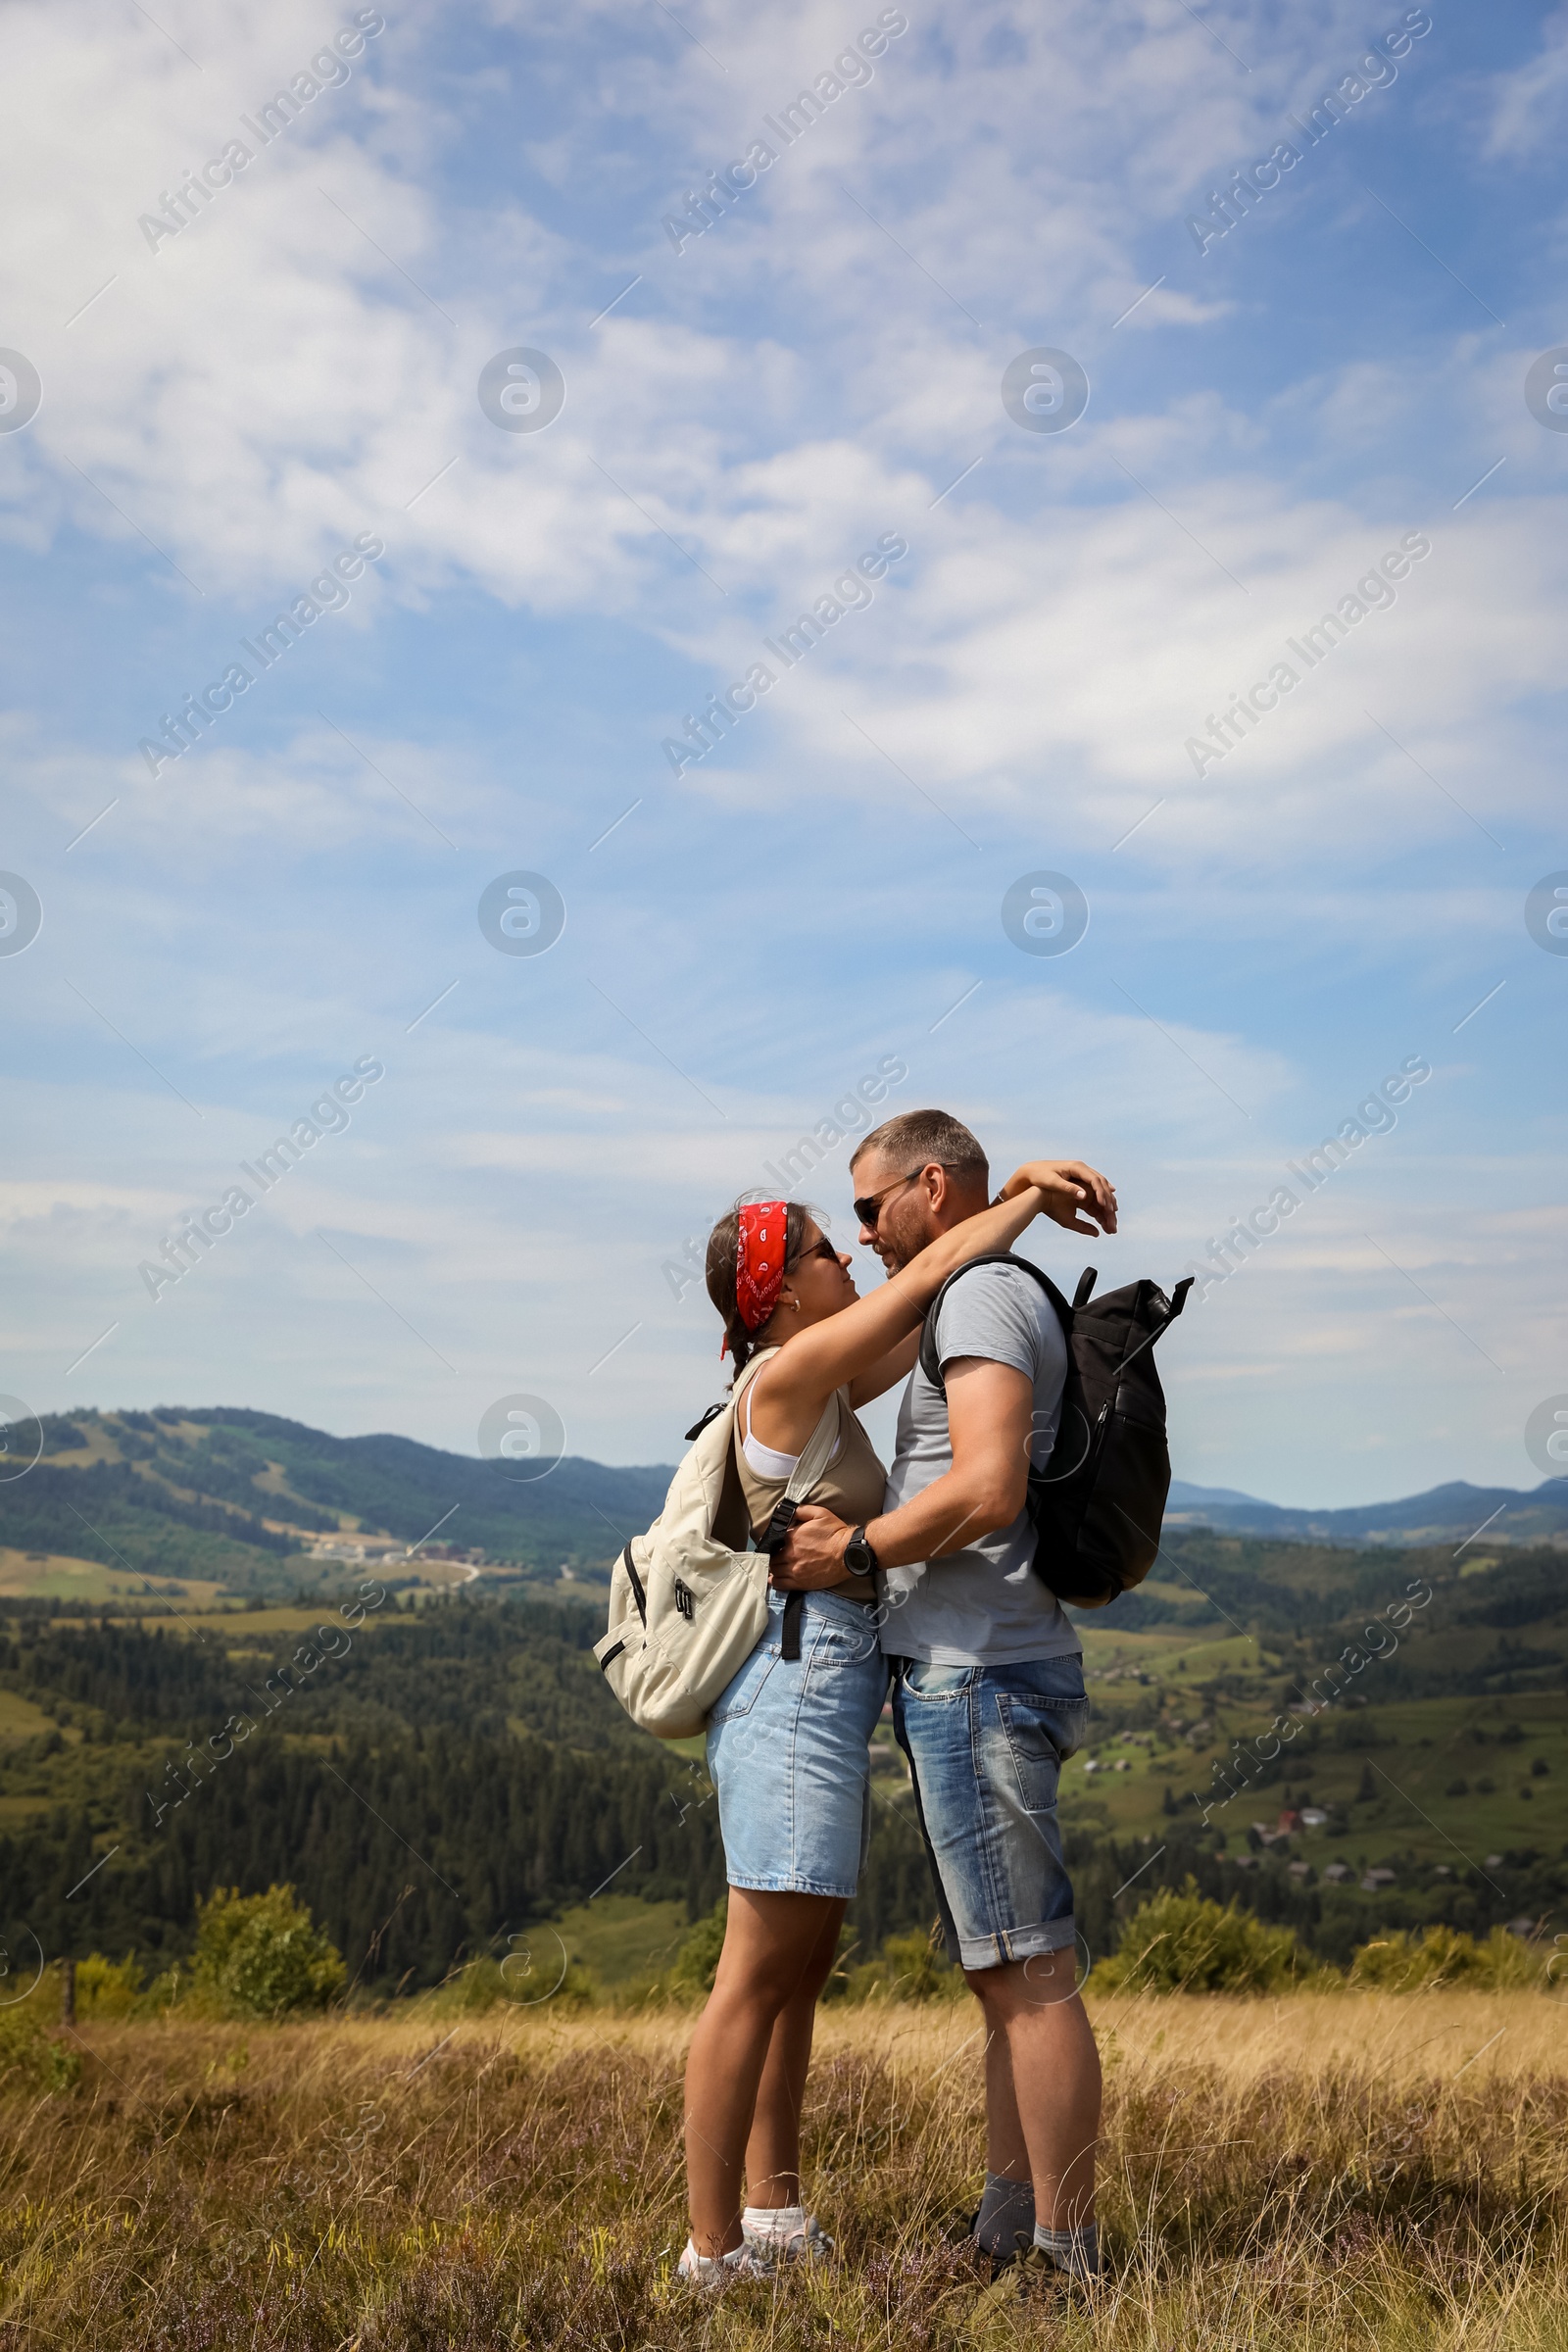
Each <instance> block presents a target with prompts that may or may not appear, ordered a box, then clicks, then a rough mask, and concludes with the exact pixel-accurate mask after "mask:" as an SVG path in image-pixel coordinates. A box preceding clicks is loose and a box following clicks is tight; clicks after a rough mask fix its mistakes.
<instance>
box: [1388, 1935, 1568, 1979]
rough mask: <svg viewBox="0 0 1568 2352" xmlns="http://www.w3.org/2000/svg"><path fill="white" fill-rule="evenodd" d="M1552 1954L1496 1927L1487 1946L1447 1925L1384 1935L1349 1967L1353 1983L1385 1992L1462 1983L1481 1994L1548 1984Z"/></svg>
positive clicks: (1488, 1939)
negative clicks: (1547, 1970) (1548, 1961)
mask: <svg viewBox="0 0 1568 2352" xmlns="http://www.w3.org/2000/svg"><path fill="white" fill-rule="evenodd" d="M1549 1957H1550V1955H1549V1953H1547V1952H1544V1951H1542V1950H1540V1949H1538V1948H1537V1946H1535V1945H1534V1944H1530V1943H1525V1942H1522V1941H1521V1940H1520V1938H1519V1937H1518V1936H1510V1935H1509V1933H1508V1931H1507V1929H1506V1928H1494V1929H1493V1931H1492V1934H1491V1935H1490V1936H1488V1937H1487V1940H1486V1941H1485V1943H1478V1942H1477V1941H1476V1939H1475V1937H1474V1936H1466V1935H1463V1934H1462V1933H1461V1932H1460V1931H1459V1930H1458V1929H1457V1928H1447V1927H1443V1926H1437V1927H1430V1928H1425V1929H1415V1930H1412V1931H1410V1932H1408V1933H1396V1934H1393V1935H1388V1936H1379V1937H1378V1938H1377V1940H1376V1941H1375V1942H1373V1943H1363V1944H1362V1945H1361V1947H1360V1949H1359V1950H1358V1951H1357V1952H1356V1955H1355V1958H1354V1959H1353V1960H1352V1961H1351V1963H1350V1983H1351V1984H1352V1985H1368V1986H1373V1987H1375V1988H1376V1989H1377V1990H1379V1991H1382V1992H1428V1991H1435V1990H1437V1989H1439V1988H1440V1987H1441V1986H1443V1985H1466V1986H1467V1987H1470V1988H1471V1989H1473V1990H1475V1991H1477V1992H1505V1991H1510V1990H1512V1989H1514V1988H1515V1987H1520V1988H1528V1987H1529V1986H1532V1985H1539V1986H1541V1987H1542V1988H1543V1989H1544V1988H1545V1985H1546V1962H1547V1960H1548V1958H1549Z"/></svg>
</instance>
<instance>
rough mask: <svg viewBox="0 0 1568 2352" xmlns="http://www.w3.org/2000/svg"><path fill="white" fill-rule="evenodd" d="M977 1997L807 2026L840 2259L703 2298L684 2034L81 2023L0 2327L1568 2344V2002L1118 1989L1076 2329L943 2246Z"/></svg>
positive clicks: (481, 2023)
mask: <svg viewBox="0 0 1568 2352" xmlns="http://www.w3.org/2000/svg"><path fill="white" fill-rule="evenodd" d="M975 2014H976V2013H975V2012H974V2010H973V2006H972V2004H969V2003H966V2002H965V2003H958V2004H952V2005H950V2004H948V2003H945V2002H944V2003H938V2004H932V2005H930V2006H928V2007H926V2008H924V2009H912V2008H899V2007H896V2006H892V2005H890V2006H888V2007H886V2008H883V2009H873V2010H865V2009H861V2010H858V2011H856V2012H852V2013H849V2014H840V2015H837V2016H835V2015H833V2014H832V2013H829V2014H828V2015H826V2016H825V2017H824V2019H823V2023H822V2029H821V2034H820V2040H819V2045H818V2048H819V2056H818V2062H817V2065H816V2067H815V2069H814V2072H813V2077H812V2082H811V2089H810V2096H809V2111H808V2115H807V2149H808V2164H809V2170H810V2176H811V2180H812V2185H813V2191H814V2197H815V2202H816V2204H817V2207H818V2209H819V2211H820V2212H821V2213H822V2215H823V2218H824V2220H825V2222H826V2224H827V2226H828V2228H829V2229H832V2230H833V2232H834V2234H835V2235H836V2236H837V2238H838V2241H839V2255H838V2258H837V2259H836V2260H835V2261H834V2262H832V2263H831V2264H829V2265H827V2266H824V2267H823V2268H822V2269H821V2270H820V2271H816V2272H811V2273H802V2274H791V2275H789V2276H787V2277H785V2278H782V2279H780V2280H779V2281H778V2282H777V2284H776V2285H764V2284H756V2285H749V2286H745V2287H743V2288H739V2289H736V2290H734V2291H732V2292H731V2293H730V2294H728V2295H726V2296H725V2297H724V2298H722V2299H721V2300H720V2301H719V2302H717V2303H715V2304H700V2303H697V2302H695V2301H693V2300H690V2299H689V2298H688V2296H687V2294H686V2292H685V2291H684V2290H682V2289H680V2288H678V2287H672V2286H671V2285H670V2284H669V2281H668V2273H669V2269H670V2265H671V2262H672V2259H673V2256H674V2255H675V2253H676V2252H677V2251H678V2249H679V2246H680V2245H681V2243H682V2242H683V2238H684V2224H683V2218H682V2178H681V2170H680V2163H679V2157H678V2151H677V2140H678V2131H679V2123H680V2074H681V2062H682V2057H683V2052H684V2043H685V2036H686V2034H687V2032H688V2031H689V2020H688V2019H682V2018H679V2017H676V2016H664V2017H661V2018H652V2019H647V2020H638V2019H635V2018H632V2019H626V2018H622V2019H614V2020H610V2021H607V2020H605V2019H604V2018H603V2017H602V2016H599V2015H594V2014H586V2015H584V2014H578V2015H575V2016H561V2015H556V2014H552V2012H551V2010H550V2009H549V2007H548V2006H547V2007H543V2008H539V2009H535V2010H532V2011H527V2010H523V2011H516V2012H510V2013H507V2014H504V2015H501V2016H491V2017H488V2018H485V2019H482V2020H478V2021H474V2022H471V2023H464V2024H460V2025H458V2026H457V2027H456V2028H452V2027H450V2026H449V2025H448V2024H447V2023H445V2022H443V2023H441V2024H440V2025H437V2026H434V2027H432V2026H431V2025H429V2024H428V2023H420V2022H417V2021H416V2020H414V2019H411V2018H401V2019H396V2020H390V2019H389V2020H384V2021H377V2020H372V2019H367V2020H363V2021H356V2020H354V2019H344V2020H340V2021H327V2022H323V2023H319V2024H315V2025H302V2026H288V2027H282V2028H278V2029H266V2028H264V2029H240V2028H236V2027H221V2026H213V2025H197V2024H192V2023H188V2022H181V2021H176V2020H168V2021H165V2022H161V2023H148V2024H135V2025H131V2024H126V2025H120V2026H103V2027H84V2028H82V2029H81V2032H80V2036H79V2041H80V2045H81V2046H82V2047H83V2052H84V2057H83V2068H82V2075H81V2080H80V2082H78V2083H77V2084H76V2085H75V2086H74V2087H68V2088H65V2089H62V2090H56V2091H52V2092H45V2091H42V2090H33V2091H26V2090H25V2089H23V2088H22V2087H21V2086H20V2085H19V2083H18V2082H17V2081H16V2079H15V2078H12V2079H11V2080H9V2081H8V2082H6V2083H5V2084H4V2085H0V2103H3V2105H4V2109H5V2112H4V2117H3V2124H4V2130H5V2156H4V2173H3V2182H0V2345H3V2346H4V2347H5V2348H6V2352H19V2348H20V2347H22V2346H26V2347H27V2348H28V2352H32V2348H33V2347H39V2348H44V2347H51V2346H61V2345H70V2346H76V2345H82V2346H87V2345H90V2346H92V2347H93V2348H94V2352H118V2348H119V2347H121V2346H124V2347H131V2346H134V2347H136V2352H206V2348H207V2347H220V2346H221V2347H222V2348H223V2352H244V2348H246V2347H255V2348H258V2352H259V2348H261V2347H267V2348H268V2352H271V2348H272V2347H287V2352H318V2348H319V2352H328V2348H332V2347H348V2346H354V2347H357V2348H358V2352H468V2348H469V2347H472V2348H474V2352H479V2348H480V2347H483V2352H497V2348H499V2347H503V2346H522V2345H527V2346H534V2345H539V2346H544V2345H550V2346H564V2347H579V2346H580V2347H593V2348H594V2352H598V2348H599V2347H610V2346H613V2347H624V2348H625V2352H634V2348H639V2352H640V2348H644V2347H646V2348H648V2352H652V2348H653V2347H660V2348H661V2352H674V2348H675V2347H686V2346H697V2345H705V2346H712V2347H715V2348H726V2352H727V2348H729V2347H737V2348H738V2347H742V2346H748V2347H750V2346H758V2347H760V2346H767V2347H769V2352H773V2348H777V2352H794V2348H795V2347H800V2348H802V2352H804V2348H805V2347H807V2346H811V2347H818V2346H826V2345H828V2344H829V2343H831V2344H833V2345H835V2346H838V2345H843V2346H847V2347H859V2346H867V2347H869V2346H873V2345H875V2346H885V2347H889V2348H896V2352H924V2348H925V2347H938V2346H941V2347H947V2346H954V2347H969V2346H974V2347H978V2348H979V2352H990V2348H991V2347H997V2348H998V2352H1001V2348H1002V2347H1005V2346H1008V2345H1014V2344H1017V2345H1024V2344H1029V2345H1035V2344H1038V2343H1040V2342H1041V2341H1042V2340H1043V2339H1044V2337H1045V2336H1046V2334H1047V2333H1048V2332H1049V2334H1050V2337H1051V2340H1052V2341H1053V2342H1054V2343H1056V2344H1060V2345H1062V2346H1064V2347H1069V2348H1070V2352H1079V2348H1080V2347H1082V2348H1083V2352H1088V2348H1089V2347H1091V2346H1094V2347H1105V2352H1109V2348H1110V2347H1112V2346H1114V2347H1116V2348H1117V2352H1175V2348H1177V2347H1180V2348H1182V2352H1185V2348H1186V2347H1188V2346H1194V2347H1199V2346H1201V2347H1202V2348H1203V2352H1210V2348H1211V2347H1232V2346H1234V2347H1238V2348H1239V2347H1242V2346H1248V2347H1251V2346H1264V2347H1270V2348H1273V2347H1279V2348H1280V2352H1285V2348H1286V2347H1292V2348H1294V2347H1298V2346H1299V2347H1303V2348H1304V2347H1307V2346H1310V2347H1311V2348H1312V2352H1334V2348H1338V2347H1342V2346H1343V2347H1345V2348H1346V2352H1349V2347H1351V2346H1354V2347H1356V2352H1362V2348H1363V2347H1365V2346H1367V2345H1369V2344H1375V2345H1379V2346H1390V2347H1399V2348H1400V2352H1403V2348H1404V2347H1409V2352H1448V2348H1449V2347H1455V2348H1456V2347H1458V2346H1459V2345H1461V2344H1462V2345H1464V2346H1465V2347H1467V2352H1469V2348H1471V2347H1476V2348H1484V2352H1490V2348H1491V2347H1494V2346H1496V2347H1499V2348H1500V2347H1503V2346H1506V2347H1508V2348H1509V2352H1516V2348H1518V2352H1568V2263H1565V2230H1564V2222H1565V2218H1568V2194H1565V2188H1568V2179H1565V2176H1568V2129H1565V2128H1568V2065H1565V2059H1564V2049H1563V2025H1564V2018H1565V2012H1564V2009H1563V2008H1562V2007H1561V2006H1560V2005H1559V2004H1558V2003H1557V2002H1555V2001H1552V2000H1544V1999H1542V1998H1541V1997H1540V1996H1537V1995H1530V1994H1521V1993H1514V1994H1495V1995H1487V1994H1476V1993H1465V1992H1440V1993H1436V1994H1432V1995H1430V1996H1425V1997H1423V1996H1405V1997H1397V1996H1393V1995H1377V1994H1370V1995H1366V1996H1364V1997H1361V1998H1352V1999H1346V1998H1345V1997H1343V1996H1341V1997H1337V1998H1322V1999H1319V1998H1314V1997H1313V1996H1311V1995H1296V1996H1294V1997H1290V1998H1285V1999H1281V2000H1279V2001H1268V2000H1254V2001H1241V2000H1225V1999H1186V1998H1183V1997H1181V1996H1175V1997H1171V1998H1166V1999H1161V2000H1153V1999H1151V2000H1145V2001H1142V2002H1135V2001H1127V2000H1111V2001H1103V2002H1100V2003H1098V2004H1097V2005H1096V2010H1095V2016H1096V2024H1097V2028H1098V2030H1099V2032H1100V2034H1101V2038H1102V2045H1103V2050H1104V2053H1105V2057H1106V2089H1107V2100H1106V2135H1105V2148H1104V2166H1103V2182H1104V2193H1103V2234H1104V2240H1105V2245H1106V2252H1107V2257H1108V2271H1107V2277H1106V2278H1105V2281H1104V2283H1103V2288H1102V2290H1101V2292H1100V2294H1099V2296H1098V2297H1097V2299H1096V2300H1095V2302H1094V2303H1093V2304H1092V2305H1089V2306H1082V2307H1077V2308H1073V2309H1070V2310H1068V2311H1066V2312H1065V2313H1063V2314H1060V2315H1057V2316H1052V2315H1049V2314H1046V2313H1043V2312H1042V2311H1041V2310H1040V2309H1039V2308H1038V2307H1031V2306H1027V2305H1009V2304H1007V2303H1005V2302H1001V2303H999V2302H997V2301H996V2300H995V2298H993V2297H990V2296H988V2295H987V2294H986V2292H985V2289H984V2286H983V2284H982V2283H981V2282H980V2281H979V2280H978V2279H977V2278H976V2276H975V2274H974V2272H973V2271H972V2269H971V2268H970V2266H969V2261H968V2258H967V2257H966V2255H965V2254H964V2253H963V2252H962V2250H961V2249H959V2248H956V2247H955V2246H953V2245H951V2244H949V2243H948V2242H947V2240H946V2237H945V2234H944V2230H945V2226H946V2225H947V2223H948V2222H949V2220H950V2219H951V2217H953V2216H954V2215H956V2214H958V2213H961V2212H963V2211H964V2210H965V2209H966V2207H967V2206H969V2205H971V2204H972V2203H973V2201H974V2197H975V2192H976V2189H977V2185H978V2181H979V2178H980V2159H981V2137H980V2101H979V2076H978V2063H977V2062H978V2043H977V2042H976V2041H975V2040H973V2039H972V2038H969V2036H970V2035H971V2034H972V2029H973V2023H974V2018H975ZM443 2036H445V2038H443Z"/></svg>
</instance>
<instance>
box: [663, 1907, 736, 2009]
mask: <svg viewBox="0 0 1568 2352" xmlns="http://www.w3.org/2000/svg"><path fill="white" fill-rule="evenodd" d="M728 1915H729V1895H728V1892H727V1891H726V1892H725V1893H723V1894H721V1895H720V1896H719V1898H718V1900H717V1902H716V1903H715V1904H714V1905H713V1908H712V1909H711V1911H710V1912H709V1914H708V1916H707V1918H706V1919H700V1920H699V1921H698V1922H697V1925H696V1927H695V1928H693V1930H692V1932H691V1934H690V1935H689V1936H687V1938H686V1940H685V1942H684V1943H683V1944H682V1945H681V1947H680V1950H679V1951H678V1952H677V1953H676V1954H675V1965H674V1967H673V1968H672V1969H671V1970H670V1972H669V1973H670V1981H671V1984H672V1985H673V1986H674V1988H675V1989H676V1990H677V1991H680V1992H684V1993H686V1994H688V1995H690V1994H696V1993H699V1992H711V1991H712V1989H713V1979H714V1977H715V1976H716V1975H717V1973H718V1955H719V1953H720V1952H721V1951H722V1950H723V1948H724V1922H725V1920H726V1918H727V1917H728Z"/></svg>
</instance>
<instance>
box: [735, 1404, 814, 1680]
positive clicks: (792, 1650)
mask: <svg viewBox="0 0 1568 2352" xmlns="http://www.w3.org/2000/svg"><path fill="white" fill-rule="evenodd" d="M738 1427H739V1423H738V1420H737V1428H738ZM838 1434H839V1393H838V1391H837V1390H835V1391H834V1393H833V1395H832V1396H831V1397H829V1398H828V1400H827V1402H826V1404H824V1405H823V1407H822V1412H821V1417H820V1419H819V1420H818V1422H817V1424H816V1427H815V1428H814V1429H813V1430H812V1432H811V1434H810V1436H809V1438H808V1440H807V1442H806V1449H805V1451H804V1452H803V1453H802V1455H801V1457H800V1459H799V1461H798V1462H797V1463H796V1465H795V1468H794V1469H793V1471H792V1472H791V1473H790V1481H789V1484H788V1486H787V1487H786V1488H785V1490H784V1492H783V1494H782V1495H780V1496H779V1498H778V1500H777V1502H776V1503H775V1504H774V1505H773V1516H772V1518H771V1519H769V1521H768V1523H767V1527H766V1530H765V1532H764V1534H763V1536H762V1540H761V1542H760V1544H758V1546H757V1548H758V1550H759V1551H765V1552H767V1553H768V1554H769V1555H771V1554H772V1553H773V1552H775V1551H777V1550H778V1549H779V1548H780V1547H781V1545H782V1544H783V1542H784V1539H785V1537H786V1536H787V1535H788V1534H789V1532H790V1527H791V1525H792V1523H793V1521H794V1518H795V1513H796V1511H797V1510H798V1509H799V1507H800V1505H801V1504H802V1503H803V1502H804V1501H805V1500H806V1498H807V1496H808V1495H809V1494H810V1492H811V1489H812V1488H813V1487H814V1486H815V1484H816V1482H817V1480H818V1479H819V1478H820V1477H821V1475H822V1473H823V1471H824V1470H825V1469H826V1468H827V1466H828V1461H829V1459H830V1457H831V1455H832V1452H833V1447H834V1446H835V1444H836V1443H837V1440H838ZM805 1608H806V1594H805V1593H789V1594H787V1595H786V1597H785V1601H784V1623H783V1627H782V1629H781V1641H780V1646H779V1655H780V1656H781V1657H785V1658H798V1657H799V1656H800V1654H801V1618H802V1615H803V1614H804V1612H805Z"/></svg>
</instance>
